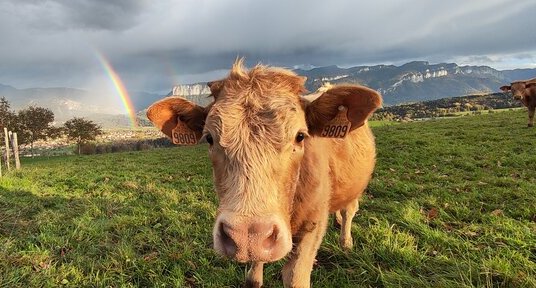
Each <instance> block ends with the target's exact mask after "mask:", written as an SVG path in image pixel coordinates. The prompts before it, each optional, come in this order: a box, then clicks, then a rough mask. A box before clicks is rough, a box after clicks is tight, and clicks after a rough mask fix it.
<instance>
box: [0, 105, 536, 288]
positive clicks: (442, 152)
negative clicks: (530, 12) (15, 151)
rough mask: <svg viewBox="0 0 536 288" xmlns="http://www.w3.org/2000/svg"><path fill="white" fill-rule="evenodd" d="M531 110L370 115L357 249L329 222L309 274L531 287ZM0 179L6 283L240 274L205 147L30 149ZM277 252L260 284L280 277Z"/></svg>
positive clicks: (395, 283)
mask: <svg viewBox="0 0 536 288" xmlns="http://www.w3.org/2000/svg"><path fill="white" fill-rule="evenodd" d="M526 117H527V116H526V112H524V111H514V112H511V111H509V112H504V113H494V114H487V115H478V116H471V117H460V118H456V119H442V120H437V121H434V120H431V121H425V122H416V123H403V124H399V125H380V126H377V127H374V132H375V134H376V138H377V144H378V165H377V169H376V172H375V174H374V179H373V181H372V183H371V185H370V187H369V190H368V192H367V194H366V196H365V197H364V199H363V201H362V204H361V210H360V211H359V212H358V215H357V216H356V218H355V219H354V225H353V235H354V243H355V246H354V249H353V250H352V251H350V252H344V251H342V250H341V249H340V248H339V246H338V231H337V230H336V229H333V228H331V227H330V228H329V229H328V232H327V235H326V237H325V239H324V242H323V244H322V246H321V248H320V250H319V253H318V256H317V260H318V263H317V265H316V266H315V269H314V271H313V274H312V282H313V285H314V287H536V263H535V262H536V128H533V129H528V128H526V127H525V126H526ZM23 160H24V162H23V170H22V171H20V172H16V173H12V174H11V175H9V176H8V177H3V178H0V243H1V245H0V287H58V286H63V287H240V286H241V285H242V283H243V280H244V277H245V273H246V271H247V265H244V264H237V263H233V262H231V261H227V260H225V259H223V258H221V257H220V256H218V255H216V254H215V253H214V252H213V250H212V248H211V246H212V243H211V242H212V236H211V232H212V223H213V220H214V215H215V209H216V196H215V194H214V193H213V192H212V180H211V168H210V165H209V161H208V159H207V156H206V147H205V146H198V147H193V148H170V149H158V150H150V151H141V152H130V153H116V154H105V155H96V156H85V157H77V156H69V157H55V158H48V159H47V158H37V159H23ZM281 266H282V263H281V262H277V263H273V264H271V265H267V267H266V269H265V285H266V286H267V287H280V286H281V280H280V273H279V270H280V268H281Z"/></svg>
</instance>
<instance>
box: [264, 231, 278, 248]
mask: <svg viewBox="0 0 536 288" xmlns="http://www.w3.org/2000/svg"><path fill="white" fill-rule="evenodd" d="M270 231H271V233H270V232H269V233H267V237H266V239H264V240H263V241H262V248H263V249H264V250H266V251H270V250H272V249H273V248H274V246H275V245H276V243H277V238H278V236H279V229H278V228H277V226H276V225H274V226H273V227H272V229H271V230H270Z"/></svg>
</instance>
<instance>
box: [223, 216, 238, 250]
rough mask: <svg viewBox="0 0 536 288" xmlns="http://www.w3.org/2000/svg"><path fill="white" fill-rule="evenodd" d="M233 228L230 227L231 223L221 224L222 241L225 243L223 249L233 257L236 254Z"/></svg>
mask: <svg viewBox="0 0 536 288" xmlns="http://www.w3.org/2000/svg"><path fill="white" fill-rule="evenodd" d="M231 233H232V228H231V227H229V225H226V224H225V223H221V225H220V237H221V243H222V244H223V250H224V252H225V255H227V256H229V257H233V256H234V255H235V254H236V248H237V247H236V243H235V241H234V240H233V238H232V237H231Z"/></svg>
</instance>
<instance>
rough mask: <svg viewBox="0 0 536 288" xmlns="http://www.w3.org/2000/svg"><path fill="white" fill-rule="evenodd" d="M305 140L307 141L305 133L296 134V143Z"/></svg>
mask: <svg viewBox="0 0 536 288" xmlns="http://www.w3.org/2000/svg"><path fill="white" fill-rule="evenodd" d="M303 139H305V134H304V133H303V132H298V134H296V143H300V142H302V141H303Z"/></svg>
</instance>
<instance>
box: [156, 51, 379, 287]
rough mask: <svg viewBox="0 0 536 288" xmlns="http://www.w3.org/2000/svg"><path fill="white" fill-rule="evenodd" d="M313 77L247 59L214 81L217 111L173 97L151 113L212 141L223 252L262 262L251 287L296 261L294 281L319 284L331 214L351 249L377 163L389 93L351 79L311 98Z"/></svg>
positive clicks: (176, 129)
mask: <svg viewBox="0 0 536 288" xmlns="http://www.w3.org/2000/svg"><path fill="white" fill-rule="evenodd" d="M304 83H305V78H304V77H300V76H297V75H296V74H295V73H293V72H292V71H289V70H286V69H281V68H272V67H266V66H261V65H258V66H256V67H254V68H252V69H251V70H246V69H245V68H244V67H243V64H242V61H241V60H239V61H237V62H236V63H235V64H234V66H233V68H232V69H231V71H230V73H229V75H228V77H227V78H225V79H223V80H220V81H215V82H211V83H209V84H208V85H209V86H210V88H211V92H212V95H213V96H214V102H213V103H212V104H210V105H209V106H208V107H201V106H198V105H196V104H194V103H192V102H189V101H187V100H185V99H183V98H180V97H168V98H165V99H163V100H160V101H158V102H156V103H154V104H153V105H151V107H150V108H149V110H148V112H147V116H148V118H149V119H150V120H151V121H152V122H153V123H154V124H155V126H157V127H158V128H159V129H160V130H162V132H163V133H164V134H166V135H167V136H168V137H170V138H172V139H173V141H174V142H175V143H185V144H193V143H197V142H198V141H200V139H201V141H206V142H207V143H208V144H209V148H208V150H209V156H210V159H211V161H212V165H213V175H214V187H215V190H216V193H217V195H218V198H219V207H218V211H217V216H216V221H215V225H214V229H213V238H214V248H215V249H216V251H217V252H219V253H220V254H222V255H224V256H227V257H229V258H231V259H234V260H236V261H239V262H252V267H251V269H250V270H249V272H248V275H247V279H246V283H247V284H248V285H249V286H253V287H260V286H262V283H263V265H264V263H267V262H273V261H277V260H279V259H282V258H285V257H286V258H287V262H286V264H285V266H284V268H283V282H284V285H285V287H310V277H311V270H312V268H313V263H314V261H315V257H316V254H317V250H318V248H319V246H320V243H321V242H322V238H323V237H324V234H325V231H326V227H327V223H328V216H329V213H334V212H338V214H340V220H341V224H342V225H341V226H342V228H341V230H342V231H341V236H340V242H341V245H342V246H343V247H344V248H346V249H350V248H351V247H352V245H353V242H352V236H351V234H350V231H351V224H352V218H353V217H354V214H355V213H356V211H357V209H358V200H359V197H360V196H361V195H362V193H363V192H364V190H365V188H366V187H367V184H368V182H369V180H370V178H371V174H372V171H373V169H374V165H375V155H376V152H375V144H374V136H373V135H372V132H371V130H370V128H369V127H368V125H367V119H368V117H369V116H370V115H371V114H372V113H373V112H374V110H376V109H377V108H378V107H380V105H381V102H382V99H381V96H380V95H379V94H378V93H377V92H376V91H374V90H372V89H369V88H366V87H362V86H357V85H341V86H333V87H329V88H328V89H326V90H325V91H324V92H322V93H319V94H321V95H318V97H317V98H316V97H315V98H316V99H315V100H312V99H311V100H309V99H305V98H303V97H301V96H302V94H303V93H304V92H305V88H304Z"/></svg>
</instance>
